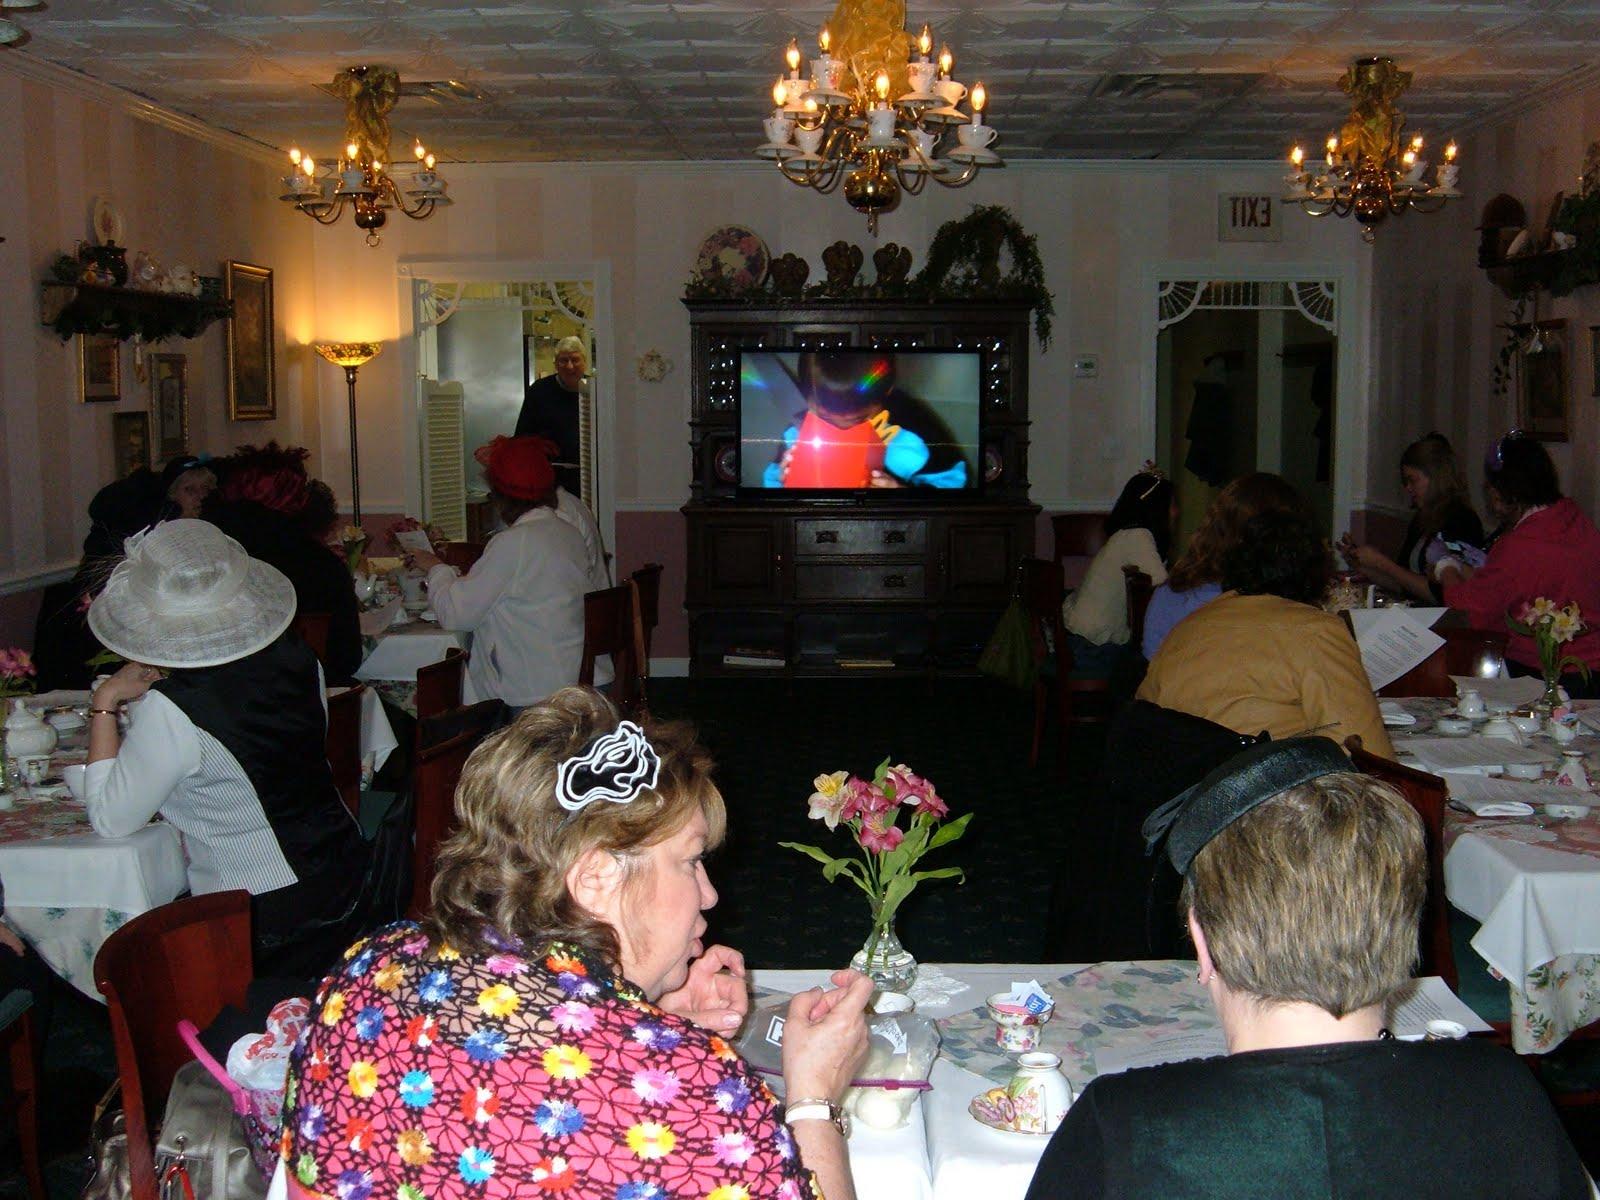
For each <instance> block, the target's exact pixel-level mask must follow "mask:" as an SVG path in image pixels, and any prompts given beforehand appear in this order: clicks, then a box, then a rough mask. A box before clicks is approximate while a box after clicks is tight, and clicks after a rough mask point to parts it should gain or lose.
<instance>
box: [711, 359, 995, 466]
mask: <svg viewBox="0 0 1600 1200" xmlns="http://www.w3.org/2000/svg"><path fill="white" fill-rule="evenodd" d="M981 372H982V355H981V354H979V352H978V351H976V350H741V351H740V352H739V486H740V489H741V490H742V491H751V492H755V491H770V492H772V493H774V494H777V493H780V492H783V491H788V492H806V491H809V492H816V491H828V492H845V491H861V490H865V489H869V488H872V489H876V488H913V489H920V490H926V491H928V492H935V491H943V492H952V491H963V490H972V489H976V488H978V486H979V483H980V480H981V474H980V472H979V469H978V464H979V462H980V457H979V448H978V446H979V444H978V426H979V409H980V407H981V405H980V402H979V398H980V390H979V382H980V379H981Z"/></svg>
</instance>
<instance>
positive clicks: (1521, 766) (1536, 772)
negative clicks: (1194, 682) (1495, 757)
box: [1506, 763, 1544, 779]
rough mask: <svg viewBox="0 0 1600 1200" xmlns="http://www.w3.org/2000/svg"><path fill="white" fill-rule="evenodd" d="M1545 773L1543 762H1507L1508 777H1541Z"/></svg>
mask: <svg viewBox="0 0 1600 1200" xmlns="http://www.w3.org/2000/svg"><path fill="white" fill-rule="evenodd" d="M1543 775H1544V766H1543V764H1541V763H1507V764H1506V778H1507V779H1539V778H1542V777H1543Z"/></svg>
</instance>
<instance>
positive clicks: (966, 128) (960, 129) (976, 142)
mask: <svg viewBox="0 0 1600 1200" xmlns="http://www.w3.org/2000/svg"><path fill="white" fill-rule="evenodd" d="M995 133H996V130H995V127H994V126H993V125H979V124H967V125H957V126H956V137H957V138H958V139H959V140H960V142H961V144H962V145H963V146H965V147H967V149H969V150H976V149H978V148H980V147H982V146H987V145H988V144H989V143H990V142H992V141H994V137H995Z"/></svg>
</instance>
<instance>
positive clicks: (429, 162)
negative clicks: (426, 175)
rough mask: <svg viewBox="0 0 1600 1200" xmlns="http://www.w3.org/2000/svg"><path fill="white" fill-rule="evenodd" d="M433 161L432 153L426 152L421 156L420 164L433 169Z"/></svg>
mask: <svg viewBox="0 0 1600 1200" xmlns="http://www.w3.org/2000/svg"><path fill="white" fill-rule="evenodd" d="M433 162H434V159H433V155H431V154H428V155H424V156H423V159H422V165H423V166H424V167H426V168H427V169H428V170H430V171H431V170H433Z"/></svg>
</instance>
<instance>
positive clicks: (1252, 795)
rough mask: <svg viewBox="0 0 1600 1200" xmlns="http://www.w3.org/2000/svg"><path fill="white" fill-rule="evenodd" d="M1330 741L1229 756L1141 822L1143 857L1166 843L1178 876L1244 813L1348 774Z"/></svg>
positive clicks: (1273, 745)
mask: <svg viewBox="0 0 1600 1200" xmlns="http://www.w3.org/2000/svg"><path fill="white" fill-rule="evenodd" d="M1350 769H1351V767H1350V760H1349V759H1348V758H1346V757H1345V753H1344V751H1343V750H1341V749H1339V744H1338V743H1337V742H1335V741H1334V740H1333V739H1332V738H1325V737H1297V738H1286V739H1285V740H1283V741H1281V742H1262V743H1261V744H1260V745H1257V746H1251V747H1250V748H1249V749H1247V750H1242V751H1240V752H1239V753H1238V754H1235V755H1234V756H1233V757H1232V758H1230V759H1229V760H1228V761H1227V762H1225V763H1223V764H1222V765H1221V766H1220V767H1217V768H1215V769H1214V770H1212V772H1211V773H1210V774H1209V775H1207V776H1206V777H1205V778H1204V779H1202V780H1201V781H1200V782H1199V783H1197V784H1195V785H1194V786H1193V787H1192V788H1189V789H1188V790H1187V791H1185V792H1182V793H1180V794H1179V795H1177V796H1175V797H1173V799H1171V800H1169V801H1167V803H1165V804H1163V805H1162V806H1161V807H1160V808H1158V809H1156V810H1155V811H1154V812H1153V813H1151V814H1150V815H1149V816H1148V817H1146V818H1145V822H1144V828H1143V829H1142V830H1141V831H1140V832H1141V833H1143V834H1144V839H1145V852H1146V853H1148V854H1154V853H1155V850H1156V847H1157V846H1158V845H1160V843H1161V839H1162V838H1163V837H1165V838H1166V839H1167V857H1168V858H1169V859H1171V860H1172V865H1173V866H1174V867H1176V868H1177V870H1178V874H1179V875H1186V874H1188V872H1189V865H1190V864H1191V863H1193V862H1194V856H1195V855H1197V854H1199V853H1200V851H1201V849H1202V848H1203V847H1204V846H1205V845H1206V843H1207V842H1209V841H1210V840H1211V839H1212V838H1214V837H1216V836H1217V834H1219V833H1221V832H1222V831H1223V830H1224V829H1226V828H1227V827H1228V826H1229V825H1232V824H1233V823H1234V822H1235V821H1237V820H1238V819H1239V818H1240V817H1242V816H1244V814H1245V813H1247V812H1249V811H1250V810H1251V809H1252V808H1255V807H1256V806H1257V805H1258V804H1261V803H1263V802H1265V801H1267V800H1271V799H1272V798H1273V797H1274V796H1276V795H1279V794H1280V793H1282V792H1286V791H1288V790H1289V789H1290V788H1292V787H1294V786H1296V785H1297V784H1301V783H1306V782H1308V781H1309V780H1312V779H1319V778H1321V777H1322V776H1324V775H1332V774H1335V773H1337V772H1339V771H1348V770H1350Z"/></svg>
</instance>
